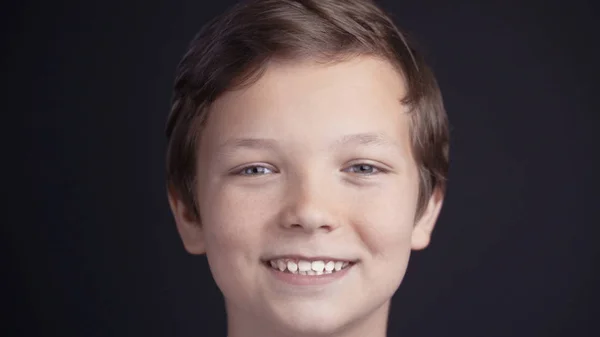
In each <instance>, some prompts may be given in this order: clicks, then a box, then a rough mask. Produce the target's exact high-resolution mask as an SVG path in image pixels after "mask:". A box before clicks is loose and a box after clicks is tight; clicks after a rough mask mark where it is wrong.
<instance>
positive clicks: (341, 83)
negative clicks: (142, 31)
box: [203, 57, 408, 146]
mask: <svg viewBox="0 0 600 337" xmlns="http://www.w3.org/2000/svg"><path fill="white" fill-rule="evenodd" d="M405 93H406V87H405V82H404V80H403V79H402V76H401V75H400V74H399V73H398V72H397V71H396V70H395V68H394V67H393V66H392V65H391V64H390V63H388V62H386V61H383V60H381V59H378V58H373V57H360V58H354V59H351V60H348V61H344V62H339V63H334V64H331V63H330V64H322V63H315V62H309V61H306V62H283V63H281V62H279V63H272V64H270V65H269V66H268V67H267V68H266V70H265V72H264V73H263V74H262V76H261V77H260V78H259V79H258V80H257V81H256V82H254V83H253V84H252V85H249V86H246V87H244V88H242V89H239V90H235V91H231V92H228V93H226V94H224V95H223V96H222V97H221V98H219V99H218V100H217V101H216V102H215V103H214V104H213V106H212V107H211V109H210V112H209V117H208V121H207V125H206V129H205V130H204V135H203V139H204V138H208V139H206V140H207V141H208V142H209V143H212V145H220V144H222V143H223V142H227V141H228V140H230V139H231V138H232V137H236V138H238V137H241V136H243V137H257V138H273V139H281V140H282V141H283V140H286V141H289V142H293V141H297V142H303V143H304V144H306V145H307V146H308V145H310V144H312V143H315V142H319V141H321V142H328V143H330V142H333V141H335V140H336V139H339V138H340V137H344V136H346V135H348V134H364V133H374V134H378V135H381V136H383V137H385V138H388V140H389V141H391V142H395V143H405V142H407V140H408V116H407V113H406V112H407V110H408V109H407V107H405V106H403V105H402V104H401V99H402V98H403V97H404V95H405Z"/></svg>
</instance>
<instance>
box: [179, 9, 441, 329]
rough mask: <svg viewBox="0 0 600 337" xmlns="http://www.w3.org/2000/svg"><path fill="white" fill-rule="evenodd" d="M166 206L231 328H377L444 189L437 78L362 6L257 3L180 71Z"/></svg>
mask: <svg viewBox="0 0 600 337" xmlns="http://www.w3.org/2000/svg"><path fill="white" fill-rule="evenodd" d="M167 136H168V139H169V144H168V154H167V157H168V158H167V171H168V191H169V203H170V206H171V209H172V212H173V215H174V218H175V222H176V224H177V228H178V230H179V233H180V235H181V238H182V240H183V243H184V245H185V248H186V249H187V250H188V251H189V252H190V253H192V254H206V256H207V259H208V262H209V265H210V269H211V273H212V275H213V277H214V279H215V281H216V283H217V285H218V286H219V288H220V289H221V291H222V293H223V295H224V298H225V306H226V309H227V321H228V324H227V326H228V336H229V337H259V336H260V337H271V336H340V337H342V336H344V337H346V336H360V337H363V336H373V337H382V336H385V334H386V326H387V319H388V312H389V307H390V301H391V298H392V295H393V294H394V292H395V291H396V290H397V289H398V287H399V285H400V283H401V281H402V278H403V276H404V272H405V270H406V266H407V263H408V259H409V255H410V252H411V250H413V249H414V250H417V249H423V248H425V247H426V246H427V245H428V243H429V238H430V235H431V232H432V230H433V227H434V224H435V221H436V219H437V216H438V214H439V211H440V208H441V205H442V199H443V195H444V191H445V185H446V183H445V179H446V174H447V169H448V137H449V136H448V122H447V118H446V113H445V111H444V108H443V104H442V99H441V95H440V92H439V89H438V86H437V84H436V81H435V79H434V77H433V75H432V73H431V72H430V70H429V68H428V67H427V65H426V64H425V63H424V60H423V59H422V57H421V56H420V55H419V54H417V53H416V52H415V51H414V50H413V49H412V47H411V46H410V45H409V44H408V42H407V41H406V40H405V38H404V37H403V35H402V33H401V32H400V31H399V30H398V29H397V28H396V27H395V26H394V24H393V23H392V22H391V20H390V19H389V18H388V17H387V16H386V15H385V14H384V13H383V12H382V10H381V9H379V8H378V7H377V6H376V5H375V4H373V3H372V2H370V1H367V0H329V1H324V0H254V1H249V2H246V3H244V4H241V5H238V6H237V7H234V8H232V9H231V10H229V11H228V12H227V13H225V14H224V15H222V16H220V17H218V18H216V19H215V20H213V21H212V22H210V23H209V24H208V25H207V26H205V27H204V29H203V30H202V31H201V32H200V33H199V35H198V36H197V37H196V38H195V39H194V41H193V42H192V43H191V45H190V48H189V51H188V52H187V54H186V55H185V56H184V58H183V60H182V62H181V63H180V65H179V68H178V74H177V79H176V82H175V88H174V98H173V105H172V111H171V114H170V116H169V120H168V125H167Z"/></svg>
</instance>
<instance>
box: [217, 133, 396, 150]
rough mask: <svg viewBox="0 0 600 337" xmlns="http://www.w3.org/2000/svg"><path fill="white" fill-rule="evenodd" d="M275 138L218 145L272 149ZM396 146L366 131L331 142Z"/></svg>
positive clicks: (248, 139)
mask: <svg viewBox="0 0 600 337" xmlns="http://www.w3.org/2000/svg"><path fill="white" fill-rule="evenodd" d="M277 143H278V142H277V140H275V139H272V138H233V139H229V140H227V141H226V142H224V143H223V144H221V145H220V146H219V148H220V150H225V151H226V152H230V151H235V150H237V149H244V148H245V149H256V150H272V149H275V148H277ZM350 145H354V146H396V143H395V142H393V141H392V140H390V139H389V138H388V137H386V136H384V135H383V134H381V133H376V132H367V133H356V134H349V135H344V136H342V137H341V138H340V139H338V140H336V141H334V142H333V144H332V145H331V149H335V148H339V147H346V146H350Z"/></svg>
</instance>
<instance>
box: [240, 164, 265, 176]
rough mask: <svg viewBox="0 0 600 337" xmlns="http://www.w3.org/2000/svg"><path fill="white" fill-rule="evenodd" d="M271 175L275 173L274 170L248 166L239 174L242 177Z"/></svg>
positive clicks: (259, 166)
mask: <svg viewBox="0 0 600 337" xmlns="http://www.w3.org/2000/svg"><path fill="white" fill-rule="evenodd" d="M269 173H273V170H271V169H270V168H268V167H265V166H261V165H252V166H246V167H244V168H242V169H241V170H239V171H238V174H239V175H241V176H259V175H265V174H269Z"/></svg>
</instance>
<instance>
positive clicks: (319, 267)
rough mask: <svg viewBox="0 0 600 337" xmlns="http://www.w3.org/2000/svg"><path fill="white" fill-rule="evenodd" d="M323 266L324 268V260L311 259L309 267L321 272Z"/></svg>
mask: <svg viewBox="0 0 600 337" xmlns="http://www.w3.org/2000/svg"><path fill="white" fill-rule="evenodd" d="M324 268H325V262H323V261H313V263H311V269H312V270H314V271H320V272H323V269H324Z"/></svg>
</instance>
